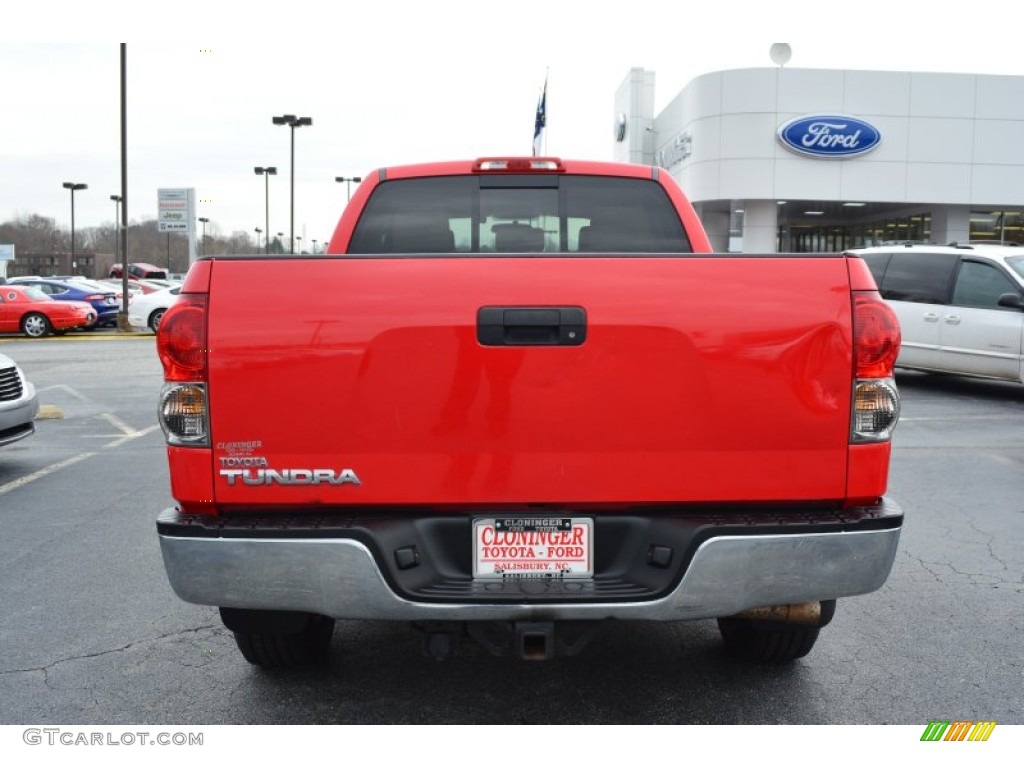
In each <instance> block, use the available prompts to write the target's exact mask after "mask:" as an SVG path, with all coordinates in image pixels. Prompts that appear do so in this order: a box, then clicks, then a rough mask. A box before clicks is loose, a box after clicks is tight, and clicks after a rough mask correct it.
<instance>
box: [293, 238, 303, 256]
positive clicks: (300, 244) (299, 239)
mask: <svg viewBox="0 0 1024 768" xmlns="http://www.w3.org/2000/svg"><path fill="white" fill-rule="evenodd" d="M295 242H297V243H298V244H299V253H302V238H301V237H296V238H295ZM292 253H294V251H292Z"/></svg>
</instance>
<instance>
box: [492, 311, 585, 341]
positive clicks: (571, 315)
mask: <svg viewBox="0 0 1024 768" xmlns="http://www.w3.org/2000/svg"><path fill="white" fill-rule="evenodd" d="M476 338H477V341H479V342H480V343H481V344H483V345H484V346H486V347H524V346H525V347H578V346H579V345H580V344H582V343H583V342H584V340H586V338H587V312H586V310H585V309H583V307H481V308H480V309H479V310H478V311H477V313H476Z"/></svg>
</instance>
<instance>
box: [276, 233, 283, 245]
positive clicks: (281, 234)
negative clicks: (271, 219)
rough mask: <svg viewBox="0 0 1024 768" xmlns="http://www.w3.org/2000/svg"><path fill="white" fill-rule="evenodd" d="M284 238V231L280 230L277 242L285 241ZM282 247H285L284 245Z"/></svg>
mask: <svg viewBox="0 0 1024 768" xmlns="http://www.w3.org/2000/svg"><path fill="white" fill-rule="evenodd" d="M283 238H284V232H278V233H277V242H279V243H281V242H284V240H283ZM281 247H282V248H284V246H283V245H282V246H281Z"/></svg>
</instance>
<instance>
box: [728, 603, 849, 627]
mask: <svg viewBox="0 0 1024 768" xmlns="http://www.w3.org/2000/svg"><path fill="white" fill-rule="evenodd" d="M831 602H832V604H833V611H834V610H835V608H834V605H835V601H831ZM824 613H825V612H823V611H822V604H821V603H820V602H818V601H817V600H815V601H814V602H812V603H796V604H794V605H766V606H763V607H761V608H751V609H750V610H747V611H742V612H740V613H737V614H736V615H735V616H733V617H732V618H735V619H754V620H756V621H774V622H778V623H780V624H804V625H806V626H810V627H823V626H825V624H828V623H829V621H831V620H832V612H828V615H824ZM822 618H824V622H823V621H822Z"/></svg>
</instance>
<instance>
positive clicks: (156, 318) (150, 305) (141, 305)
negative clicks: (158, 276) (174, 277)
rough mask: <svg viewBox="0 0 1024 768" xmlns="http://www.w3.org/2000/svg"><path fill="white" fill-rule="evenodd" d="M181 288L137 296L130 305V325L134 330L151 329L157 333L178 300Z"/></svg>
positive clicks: (176, 287) (165, 289)
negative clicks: (169, 310) (167, 312)
mask: <svg viewBox="0 0 1024 768" xmlns="http://www.w3.org/2000/svg"><path fill="white" fill-rule="evenodd" d="M179 293H181V286H180V285H176V286H174V287H173V288H164V289H163V290H159V291H153V292H152V293H147V294H145V295H143V296H136V297H135V298H134V299H132V303H131V304H129V305H128V323H129V324H130V325H131V326H132V327H133V328H141V329H147V328H148V329H149V330H151V331H153V333H156V331H157V328H159V327H160V320H161V319H162V318H163V316H164V312H166V311H167V308H168V307H170V306H171V305H172V304H173V303H174V302H176V301H177V300H178V294H179Z"/></svg>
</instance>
